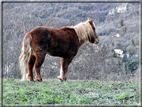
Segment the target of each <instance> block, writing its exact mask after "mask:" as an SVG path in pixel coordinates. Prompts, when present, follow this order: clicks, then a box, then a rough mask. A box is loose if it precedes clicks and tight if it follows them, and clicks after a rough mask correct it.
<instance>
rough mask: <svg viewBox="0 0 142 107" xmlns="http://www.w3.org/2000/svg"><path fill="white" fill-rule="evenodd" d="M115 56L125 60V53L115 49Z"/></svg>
mask: <svg viewBox="0 0 142 107" xmlns="http://www.w3.org/2000/svg"><path fill="white" fill-rule="evenodd" d="M114 52H115V54H116V55H117V57H121V58H123V56H124V55H123V51H122V50H121V49H114Z"/></svg>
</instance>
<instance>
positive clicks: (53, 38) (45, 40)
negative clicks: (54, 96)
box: [19, 20, 99, 81]
mask: <svg viewBox="0 0 142 107" xmlns="http://www.w3.org/2000/svg"><path fill="white" fill-rule="evenodd" d="M86 41H89V42H90V43H95V44H98V42H99V38H98V36H97V34H96V31H95V24H94V22H93V21H92V20H87V21H86V22H82V23H79V24H77V25H76V26H68V27H63V28H61V29H54V28H50V27H45V26H40V27H36V28H35V29H33V30H32V31H30V32H28V33H27V34H26V35H25V37H24V40H23V47H22V53H21V55H20V57H19V63H20V69H21V73H22V80H25V79H26V77H27V79H29V80H30V81H32V80H33V67H35V73H36V76H35V78H36V80H37V81H42V77H41V73H40V71H41V65H42V63H43V62H44V59H45V55H46V54H47V53H48V54H50V55H52V56H58V57H61V69H60V76H58V79H59V80H60V81H66V80H67V78H66V73H67V71H68V66H69V64H70V63H71V61H72V60H73V58H74V57H75V55H76V54H77V52H78V50H79V48H80V46H81V45H82V44H83V43H85V42H86ZM27 65H28V74H27V75H26V69H27Z"/></svg>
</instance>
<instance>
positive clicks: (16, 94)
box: [3, 79, 140, 105]
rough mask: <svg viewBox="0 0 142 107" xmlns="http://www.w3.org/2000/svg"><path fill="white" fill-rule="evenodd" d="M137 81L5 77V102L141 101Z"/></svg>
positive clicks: (124, 102) (95, 102)
mask: <svg viewBox="0 0 142 107" xmlns="http://www.w3.org/2000/svg"><path fill="white" fill-rule="evenodd" d="M139 89H140V88H139V84H137V83H125V82H104V81H93V80H88V81H87V80H68V81H67V82H59V81H58V80H57V79H49V80H45V79H43V82H29V81H24V82H20V80H18V79H4V80H3V105H7V104H11V105H13V104H19V105H39V104H42V105H43V104H49V103H50V104H55V105H58V104H65V105H76V104H93V105H139V104H140V90H139Z"/></svg>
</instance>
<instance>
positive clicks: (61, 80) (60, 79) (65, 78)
mask: <svg viewBox="0 0 142 107" xmlns="http://www.w3.org/2000/svg"><path fill="white" fill-rule="evenodd" d="M58 79H59V81H60V82H63V81H66V80H67V77H64V78H63V79H62V78H61V77H60V76H58Z"/></svg>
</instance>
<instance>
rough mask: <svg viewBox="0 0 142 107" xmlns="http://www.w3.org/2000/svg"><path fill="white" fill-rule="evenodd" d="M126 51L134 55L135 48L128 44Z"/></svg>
mask: <svg viewBox="0 0 142 107" xmlns="http://www.w3.org/2000/svg"><path fill="white" fill-rule="evenodd" d="M126 51H127V52H128V53H129V54H130V55H133V54H134V52H135V50H134V48H133V47H132V46H128V47H127V48H126Z"/></svg>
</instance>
